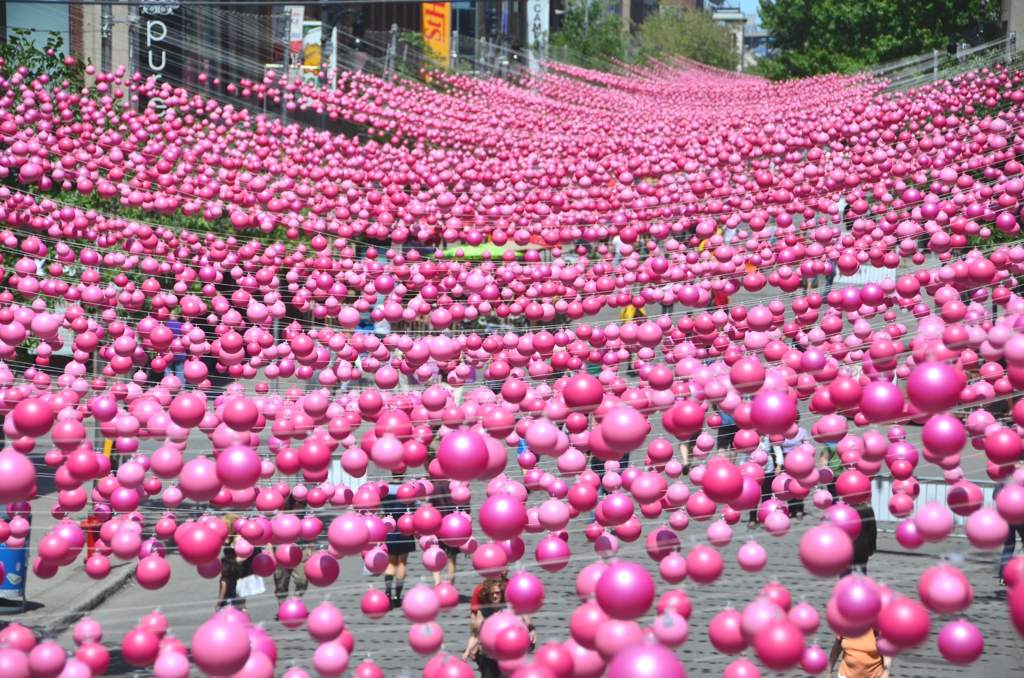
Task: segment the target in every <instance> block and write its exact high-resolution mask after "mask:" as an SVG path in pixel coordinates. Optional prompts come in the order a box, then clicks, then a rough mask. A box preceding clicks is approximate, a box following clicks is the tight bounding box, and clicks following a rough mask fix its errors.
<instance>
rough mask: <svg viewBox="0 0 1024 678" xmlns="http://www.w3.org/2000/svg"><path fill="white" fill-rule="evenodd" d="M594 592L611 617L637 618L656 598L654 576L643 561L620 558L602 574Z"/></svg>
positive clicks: (598, 601) (603, 608)
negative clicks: (642, 564)
mask: <svg viewBox="0 0 1024 678" xmlns="http://www.w3.org/2000/svg"><path fill="white" fill-rule="evenodd" d="M594 593H595V594H596V595H597V603H598V605H600V606H601V609H602V610H604V612H605V613H606V614H607V615H608V616H609V617H612V618H614V619H636V618H637V617H639V616H641V615H643V614H645V613H646V612H647V610H649V609H650V607H651V604H652V603H653V602H654V580H653V579H652V578H651V575H650V574H648V573H647V570H645V569H644V568H643V567H641V566H640V565H637V564H636V563H631V562H628V561H616V562H614V563H612V564H611V565H609V566H608V569H607V570H605V571H604V574H602V575H601V579H599V580H598V582H597V586H596V587H595V589H594Z"/></svg>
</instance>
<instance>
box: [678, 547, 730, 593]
mask: <svg viewBox="0 0 1024 678" xmlns="http://www.w3.org/2000/svg"><path fill="white" fill-rule="evenodd" d="M723 566H724V563H723V562H722V554H720V553H719V552H718V551H716V550H715V549H713V548H711V547H709V546H696V547H694V548H693V549H691V550H690V553H689V555H687V556H686V568H687V572H688V573H689V575H690V579H692V580H693V581H695V582H697V583H698V584H711V583H714V582H715V581H716V580H717V579H718V578H719V577H720V576H721V574H722V568H723Z"/></svg>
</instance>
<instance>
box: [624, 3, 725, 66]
mask: <svg viewBox="0 0 1024 678" xmlns="http://www.w3.org/2000/svg"><path fill="white" fill-rule="evenodd" d="M735 40H736V38H735V36H734V35H733V33H732V31H730V30H729V29H727V28H726V27H725V26H722V25H720V24H717V23H715V22H714V21H713V20H712V19H711V16H710V15H708V14H707V13H706V12H694V11H688V10H685V9H683V8H681V7H665V8H663V9H662V10H661V12H658V13H656V14H652V15H651V16H649V17H647V19H646V20H645V21H644V22H643V23H642V24H640V26H638V27H637V30H636V38H635V43H636V48H637V54H638V56H641V57H647V56H651V57H654V58H657V57H658V55H660V54H671V55H675V56H684V57H687V58H688V59H693V60H694V61H699V62H701V63H702V64H707V65H709V66H717V67H718V68H725V69H728V70H735V69H736V64H737V61H738V59H739V55H738V54H737V53H736V50H735V48H734V45H735Z"/></svg>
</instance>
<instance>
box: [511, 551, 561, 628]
mask: <svg viewBox="0 0 1024 678" xmlns="http://www.w3.org/2000/svg"><path fill="white" fill-rule="evenodd" d="M556 539H557V537H556ZM559 541H561V540H560V539H559ZM505 600H506V601H507V602H508V603H509V604H510V605H511V606H512V609H513V610H515V612H516V614H533V613H534V612H537V611H539V610H540V609H541V607H542V606H543V605H544V584H542V583H541V581H540V579H538V578H537V577H536V576H534V575H532V574H530V573H529V572H517V573H516V574H514V575H512V578H511V579H509V580H508V585H507V586H506V587H505Z"/></svg>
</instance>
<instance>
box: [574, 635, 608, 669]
mask: <svg viewBox="0 0 1024 678" xmlns="http://www.w3.org/2000/svg"><path fill="white" fill-rule="evenodd" d="M564 646H565V649H566V650H568V651H569V654H570V655H571V656H572V676H573V678H600V676H602V675H604V670H605V666H606V665H605V662H604V659H602V658H601V655H600V654H598V653H597V652H595V651H594V650H589V649H587V648H585V647H583V646H582V645H580V644H579V643H577V642H576V641H575V640H573V639H572V638H570V639H569V640H567V641H565V644H564Z"/></svg>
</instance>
